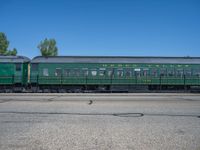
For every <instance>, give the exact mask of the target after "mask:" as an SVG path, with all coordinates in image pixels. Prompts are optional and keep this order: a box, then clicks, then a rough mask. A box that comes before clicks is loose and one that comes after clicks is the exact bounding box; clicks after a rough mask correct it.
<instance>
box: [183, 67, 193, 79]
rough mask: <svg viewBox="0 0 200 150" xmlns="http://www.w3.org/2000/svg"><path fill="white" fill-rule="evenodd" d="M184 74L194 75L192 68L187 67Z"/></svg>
mask: <svg viewBox="0 0 200 150" xmlns="http://www.w3.org/2000/svg"><path fill="white" fill-rule="evenodd" d="M184 74H185V76H187V77H189V76H191V75H192V71H191V69H185V70H184Z"/></svg>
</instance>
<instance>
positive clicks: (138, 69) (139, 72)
mask: <svg viewBox="0 0 200 150" xmlns="http://www.w3.org/2000/svg"><path fill="white" fill-rule="evenodd" d="M134 72H135V76H137V77H140V76H141V69H140V68H135V69H134Z"/></svg>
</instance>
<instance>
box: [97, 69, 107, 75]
mask: <svg viewBox="0 0 200 150" xmlns="http://www.w3.org/2000/svg"><path fill="white" fill-rule="evenodd" d="M105 75H106V68H100V69H99V76H105Z"/></svg>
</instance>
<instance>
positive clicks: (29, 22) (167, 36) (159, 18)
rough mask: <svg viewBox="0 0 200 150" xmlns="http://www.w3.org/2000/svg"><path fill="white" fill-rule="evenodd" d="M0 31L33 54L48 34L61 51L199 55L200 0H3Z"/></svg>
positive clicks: (21, 50)
mask: <svg viewBox="0 0 200 150" xmlns="http://www.w3.org/2000/svg"><path fill="white" fill-rule="evenodd" d="M0 32H4V33H6V35H7V37H8V39H9V41H10V48H13V47H16V48H17V49H18V54H19V55H25V56H28V57H30V58H32V57H34V56H37V55H40V52H39V50H38V49H37V45H38V44H39V42H40V41H41V40H43V39H44V38H46V37H47V38H55V39H56V41H57V46H58V48H59V55H115V56H116V55H118V56H119V55H122V56H188V55H189V56H200V0H0Z"/></svg>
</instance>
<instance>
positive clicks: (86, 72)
mask: <svg viewBox="0 0 200 150" xmlns="http://www.w3.org/2000/svg"><path fill="white" fill-rule="evenodd" d="M82 70H83V75H84V76H88V74H89V71H88V68H83V69H82Z"/></svg>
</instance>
